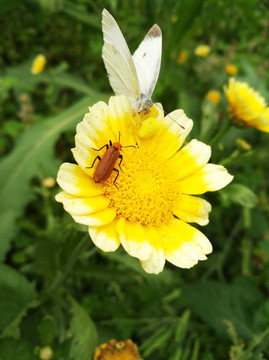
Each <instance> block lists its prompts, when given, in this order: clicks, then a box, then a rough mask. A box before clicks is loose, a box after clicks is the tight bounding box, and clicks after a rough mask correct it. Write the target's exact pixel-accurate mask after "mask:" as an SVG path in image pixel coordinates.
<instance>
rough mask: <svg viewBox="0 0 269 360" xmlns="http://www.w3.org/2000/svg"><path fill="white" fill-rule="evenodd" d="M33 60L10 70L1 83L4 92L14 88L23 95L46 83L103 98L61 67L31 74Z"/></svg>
mask: <svg viewBox="0 0 269 360" xmlns="http://www.w3.org/2000/svg"><path fill="white" fill-rule="evenodd" d="M33 60H34V58H32V59H31V60H27V61H25V62H24V63H23V64H21V65H18V66H14V67H10V68H8V69H7V71H6V72H5V73H4V75H3V77H2V78H1V81H0V85H2V86H1V87H2V90H3V91H6V90H7V89H11V88H12V89H14V90H15V92H18V93H21V92H22V91H25V90H27V91H29V90H31V89H33V88H34V87H35V86H37V85H38V84H40V83H46V84H49V85H58V86H62V87H68V88H71V89H74V90H76V91H79V92H81V93H83V94H86V95H89V96H90V97H93V98H98V96H99V98H101V97H102V95H101V94H99V95H98V94H97V93H96V91H94V90H93V89H91V88H90V87H89V84H87V83H86V82H85V81H84V80H83V79H81V78H80V77H79V76H75V75H71V74H68V73H65V72H62V69H61V66H59V68H60V69H58V68H54V69H53V70H50V71H46V70H44V71H43V72H42V73H40V74H38V75H33V74H31V67H32V62H33ZM59 71H61V72H59ZM1 87H0V89H1ZM90 100H91V99H89V101H90Z"/></svg>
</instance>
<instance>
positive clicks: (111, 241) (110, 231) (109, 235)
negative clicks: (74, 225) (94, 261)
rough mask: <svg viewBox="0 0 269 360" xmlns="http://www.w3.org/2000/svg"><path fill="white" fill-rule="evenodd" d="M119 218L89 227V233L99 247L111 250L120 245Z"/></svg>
mask: <svg viewBox="0 0 269 360" xmlns="http://www.w3.org/2000/svg"><path fill="white" fill-rule="evenodd" d="M116 224H117V220H114V221H112V222H111V223H109V224H107V225H104V226H101V227H89V234H90V237H91V239H92V241H93V243H94V244H95V245H96V246H97V247H99V249H101V250H103V251H105V252H109V251H115V250H117V248H118V247H119V246H120V239H119V236H118V234H117V231H116Z"/></svg>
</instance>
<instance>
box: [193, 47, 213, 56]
mask: <svg viewBox="0 0 269 360" xmlns="http://www.w3.org/2000/svg"><path fill="white" fill-rule="evenodd" d="M210 50H211V48H210V46H208V45H199V46H197V48H196V49H195V50H194V53H195V55H196V56H201V57H204V56H206V55H208V54H209V52H210Z"/></svg>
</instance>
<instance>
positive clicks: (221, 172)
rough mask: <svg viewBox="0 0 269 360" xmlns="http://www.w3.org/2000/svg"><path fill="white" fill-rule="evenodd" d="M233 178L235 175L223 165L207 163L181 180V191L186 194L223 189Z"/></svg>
mask: <svg viewBox="0 0 269 360" xmlns="http://www.w3.org/2000/svg"><path fill="white" fill-rule="evenodd" d="M232 180H233V176H232V175H230V174H229V173H228V171H227V170H226V169H225V167H223V166H221V165H214V164H206V165H205V166H204V167H202V168H201V169H200V170H198V171H197V172H195V173H194V174H192V175H190V176H188V177H186V178H184V179H182V180H181V181H180V184H179V186H180V191H181V192H182V193H184V194H193V195H198V194H203V193H205V192H206V191H216V190H220V189H222V188H223V187H224V186H226V185H228V184H229V183H230V182H231V181H232Z"/></svg>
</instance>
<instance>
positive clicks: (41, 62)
mask: <svg viewBox="0 0 269 360" xmlns="http://www.w3.org/2000/svg"><path fill="white" fill-rule="evenodd" d="M46 62H47V59H46V57H45V56H44V55H38V56H37V57H36V58H35V59H34V61H33V64H32V68H31V73H32V74H33V75H37V74H40V73H41V72H42V71H43V70H44V67H45V65H46Z"/></svg>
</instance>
